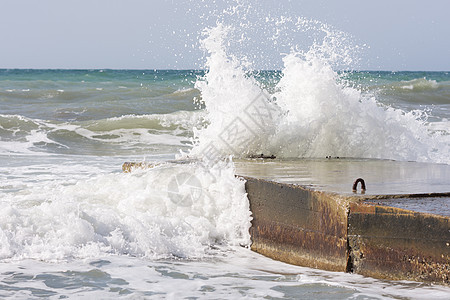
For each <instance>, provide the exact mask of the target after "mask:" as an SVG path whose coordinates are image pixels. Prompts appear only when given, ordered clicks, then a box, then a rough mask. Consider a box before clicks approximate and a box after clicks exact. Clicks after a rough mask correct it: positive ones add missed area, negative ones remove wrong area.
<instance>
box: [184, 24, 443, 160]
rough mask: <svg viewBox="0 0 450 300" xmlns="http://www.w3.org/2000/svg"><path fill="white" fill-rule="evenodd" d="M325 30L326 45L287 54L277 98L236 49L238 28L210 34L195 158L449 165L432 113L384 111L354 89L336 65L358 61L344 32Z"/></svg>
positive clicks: (219, 28) (371, 96) (205, 43)
mask: <svg viewBox="0 0 450 300" xmlns="http://www.w3.org/2000/svg"><path fill="white" fill-rule="evenodd" d="M308 24H309V23H308ZM319 28H320V30H321V31H322V32H325V33H326V34H325V36H324V37H323V40H322V42H319V41H315V42H314V43H313V45H311V47H310V48H309V50H308V51H298V50H296V47H293V48H292V50H291V51H290V53H289V54H285V55H284V57H283V68H282V76H281V79H280V80H279V82H278V83H277V84H276V86H275V87H274V89H273V90H274V92H273V93H272V94H271V95H270V94H268V92H267V90H264V89H263V88H262V87H261V86H262V85H261V84H260V82H258V80H256V79H255V77H254V76H253V75H252V72H251V70H248V67H249V65H250V66H251V64H249V63H248V60H247V59H244V63H243V64H241V63H240V61H239V58H238V56H235V55H234V54H233V51H232V50H233V49H230V47H229V45H230V43H229V38H230V37H229V36H230V32H232V31H233V27H232V26H226V25H224V24H221V23H218V24H217V25H216V26H215V27H213V28H211V29H208V30H207V31H205V35H206V37H205V38H204V40H203V41H202V46H203V47H204V49H205V51H206V52H207V53H208V57H207V62H206V68H207V71H206V74H205V76H204V77H202V78H200V79H199V80H198V81H197V83H196V87H197V88H198V89H199V90H200V92H201V94H202V97H201V101H202V103H203V104H204V105H205V111H206V116H205V120H206V122H205V124H206V126H204V127H203V128H201V129H199V130H194V138H195V139H194V143H195V146H194V148H193V150H192V152H191V154H192V155H198V156H202V155H203V154H205V151H209V150H210V148H211V147H213V148H214V149H213V150H214V151H215V152H216V153H218V154H217V155H222V156H226V155H230V154H231V155H234V156H235V157H246V156H249V155H259V154H261V153H263V154H267V155H275V156H277V157H279V158H305V157H326V156H339V157H355V158H378V159H394V160H413V161H423V162H439V163H448V162H449V161H448V155H447V154H448V153H449V148H450V147H449V144H448V142H446V138H445V136H444V137H443V136H442V134H441V133H438V132H432V131H430V130H429V127H428V126H427V119H426V118H427V115H426V113H424V112H421V111H409V112H405V111H403V110H400V109H394V108H392V107H389V106H385V105H383V104H381V102H380V101H378V100H377V99H376V97H375V95H374V94H371V93H363V92H362V91H361V90H359V89H357V88H356V87H354V86H353V85H351V84H349V83H348V82H347V81H346V80H344V78H343V75H342V74H343V73H338V72H336V71H335V70H334V68H333V66H336V65H337V64H336V62H337V61H340V62H344V63H351V62H352V59H351V57H349V55H350V53H349V52H348V51H342V49H341V48H339V47H340V46H341V45H343V44H344V45H346V46H345V47H344V50H345V49H348V47H349V46H348V45H347V44H346V43H340V42H339V38H340V37H341V36H342V35H341V34H335V33H334V32H333V31H332V30H331V29H330V28H328V27H326V26H325V27H324V26H320V27H319ZM324 28H325V29H326V30H325V29H324ZM308 30H311V28H309V29H308ZM234 35H235V33H234ZM336 47H338V48H336ZM333 51H334V52H333ZM333 53H335V54H333ZM280 55H281V54H280ZM258 95H264V96H263V97H262V98H264V101H265V103H266V105H265V108H266V109H267V111H266V112H265V116H266V118H265V124H264V125H265V126H263V127H261V126H258V124H256V123H257V122H255V119H254V118H252V117H251V116H249V114H248V108H249V107H250V106H251V105H252V103H253V102H254V101H255V99H258V97H259V96H258ZM259 98H261V97H259ZM269 114H270V117H269V118H268V117H267V116H268V115H269ZM259 117H260V116H259ZM264 129H266V130H264ZM208 148H209V149H208ZM203 156H204V155H203Z"/></svg>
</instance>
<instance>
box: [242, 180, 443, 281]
mask: <svg viewBox="0 0 450 300" xmlns="http://www.w3.org/2000/svg"><path fill="white" fill-rule="evenodd" d="M236 177H239V178H242V179H244V180H246V181H247V180H258V181H263V182H267V183H271V184H276V185H279V186H289V187H291V188H295V189H300V190H303V191H307V192H311V193H318V194H324V195H327V196H329V197H337V198H338V199H339V201H343V202H345V205H346V206H347V207H346V212H347V236H346V239H347V265H346V268H345V272H347V273H356V274H358V272H357V270H355V269H354V266H353V256H354V255H355V253H353V252H354V251H353V249H352V247H351V246H350V239H351V238H353V237H352V236H351V235H350V234H349V227H350V223H349V221H348V220H349V218H350V215H351V214H352V213H353V214H354V213H356V214H357V213H358V212H354V211H353V212H352V206H354V205H357V206H360V207H361V206H367V207H374V208H375V207H377V206H381V207H383V208H385V209H392V210H393V211H395V213H397V214H401V215H402V214H405V215H412V216H414V217H419V216H421V217H432V218H440V219H441V218H442V219H447V220H450V217H447V216H442V215H437V214H432V213H425V212H417V211H412V210H407V209H402V208H397V207H391V206H388V205H377V204H374V203H364V201H366V200H377V199H380V200H381V199H401V198H427V197H430V198H431V197H449V196H450V192H444V193H422V194H421V193H416V194H386V195H364V194H357V195H345V194H340V193H335V192H326V191H318V190H315V189H313V188H310V187H308V186H304V185H298V184H291V183H280V182H276V181H272V180H267V179H258V178H254V177H250V176H241V175H236ZM259 247H261V245H260V246H259ZM259 247H258V248H259ZM265 247H267V245H266V246H265ZM251 249H252V250H254V251H255V250H256V249H255V248H254V247H251ZM256 252H258V253H261V254H263V255H265V254H266V253H265V251H256ZM273 258H275V257H273ZM275 259H276V258H275ZM288 263H289V262H288ZM322 266H323V265H322ZM330 271H331V269H330ZM332 271H336V270H332ZM397 273H398V272H396V271H395V270H393V272H392V273H391V274H377V273H376V272H373V273H371V274H366V275H368V276H372V277H376V278H382V279H389V280H405V279H406V280H419V281H423V280H425V281H428V282H430V280H426V278H421V277H420V276H415V277H413V276H402V275H401V274H397ZM421 279H422V280H421ZM431 282H432V283H437V284H444V285H448V284H447V283H446V282H442V281H434V280H432V281H431Z"/></svg>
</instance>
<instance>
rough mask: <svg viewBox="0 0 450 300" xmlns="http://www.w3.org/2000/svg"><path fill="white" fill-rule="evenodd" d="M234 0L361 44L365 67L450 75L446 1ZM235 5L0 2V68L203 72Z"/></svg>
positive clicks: (149, 0)
mask: <svg viewBox="0 0 450 300" xmlns="http://www.w3.org/2000/svg"><path fill="white" fill-rule="evenodd" d="M237 2H240V3H242V2H244V3H245V2H250V3H253V4H254V5H255V6H257V8H258V10H259V13H258V14H256V15H255V17H257V18H264V14H266V15H269V14H271V15H272V16H274V15H278V16H280V15H283V14H286V15H290V16H299V17H303V18H309V19H314V20H318V21H320V22H323V23H326V24H329V25H331V26H333V27H334V28H336V29H339V30H342V31H344V32H346V33H348V34H350V35H351V36H352V37H353V39H354V40H355V41H356V43H358V44H361V45H362V44H367V45H368V46H369V47H367V49H365V50H364V53H363V54H362V55H361V56H362V58H361V62H360V64H359V65H358V66H357V68H359V69H364V70H391V71H400V70H422V71H449V70H450V38H449V37H450V17H449V12H450V1H447V0H428V1H423V0H421V1H416V0H408V1H404V0H377V1H360V0H359V1H358V0H341V1H322V0H297V1H295V0H292V1H290V0H260V1H256V0H255V1H251V0H237ZM235 4H236V1H232V0H230V1H221V0H216V1H206V0H180V1H177V0H159V1H156V0H121V1H119V0H76V1H74V0H39V1H36V0H0V39H1V42H0V68H34V69H55V68H62V69H199V68H202V67H203V64H204V57H205V53H204V51H202V50H201V49H199V45H198V40H199V37H200V36H201V34H200V33H201V32H202V30H203V29H204V28H205V27H207V26H212V25H214V24H215V23H216V22H217V14H216V13H215V12H216V11H221V10H222V9H224V8H227V7H230V6H233V5H235ZM236 25H237V24H236ZM298 43H300V44H301V43H302V41H298ZM258 51H261V52H265V53H270V55H272V54H271V53H272V52H273V45H272V44H271V43H265V44H264V47H263V48H258ZM280 62H281V59H280ZM280 64H281V63H280ZM280 64H277V63H275V64H274V66H273V68H280V66H281V65H280Z"/></svg>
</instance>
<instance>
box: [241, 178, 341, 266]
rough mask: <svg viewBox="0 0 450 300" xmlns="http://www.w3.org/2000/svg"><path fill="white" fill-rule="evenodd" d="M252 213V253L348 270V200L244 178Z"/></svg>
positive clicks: (289, 261) (298, 263)
mask: <svg viewBox="0 0 450 300" xmlns="http://www.w3.org/2000/svg"><path fill="white" fill-rule="evenodd" d="M245 179H246V180H247V182H246V185H245V186H246V189H247V193H248V197H249V200H250V209H251V211H252V215H253V221H252V227H251V228H250V233H251V236H252V250H254V251H256V252H258V253H261V254H263V255H266V256H269V257H271V258H273V259H276V260H280V261H283V262H287V263H291V264H296V265H301V266H307V267H313V268H320V269H324V270H331V271H346V268H347V258H348V253H347V249H348V246H347V201H346V199H345V198H344V197H341V196H339V195H331V194H328V193H322V192H314V191H310V190H308V189H305V188H302V187H300V186H295V185H288V184H280V183H276V182H271V181H265V180H261V179H255V178H245Z"/></svg>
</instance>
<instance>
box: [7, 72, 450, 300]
mask: <svg viewBox="0 0 450 300" xmlns="http://www.w3.org/2000/svg"><path fill="white" fill-rule="evenodd" d="M212 72H214V70H211V71H209V73H207V72H205V71H189V70H188V71H171V70H167V71H161V70H145V71H144V70H139V71H137V70H0V177H1V182H0V195H1V197H0V201H1V205H0V297H2V298H7V297H11V298H40V297H43V298H51V299H61V298H66V297H69V298H71V297H74V298H76V297H82V298H93V297H97V298H100V299H104V298H116V297H123V298H131V299H135V298H141V297H142V298H154V299H159V298H172V299H180V298H205V299H210V298H220V299H223V298H228V299H235V298H240V297H250V298H253V297H256V298H268V299H280V298H288V299H299V298H303V299H330V298H333V299H384V298H398V299H404V298H428V297H431V298H435V299H446V298H448V295H449V293H450V291H449V289H448V288H446V287H440V286H435V285H428V284H422V283H413V282H390V281H382V280H376V279H372V278H364V277H362V276H359V275H354V274H344V273H333V272H325V271H320V270H314V269H309V268H301V267H296V266H290V265H286V264H283V263H279V262H275V261H272V260H270V259H267V258H264V257H262V256H260V255H257V254H255V253H252V252H251V251H250V250H249V249H248V248H246V247H245V246H248V245H249V243H250V240H249V236H248V227H249V226H250V223H249V222H250V212H249V209H248V200H247V199H246V195H245V191H244V188H243V182H242V181H240V180H238V179H236V178H235V177H234V169H233V166H232V165H230V164H225V163H224V164H223V165H218V166H215V167H213V168H211V169H208V168H205V166H204V165H203V164H196V163H192V164H187V165H186V164H185V165H176V164H175V165H173V164H167V165H164V164H163V165H162V166H161V167H158V168H155V169H152V170H148V171H141V172H135V173H132V174H123V173H122V172H121V164H122V163H123V162H124V161H130V160H132V161H133V160H134V161H142V160H147V161H153V162H163V161H166V160H168V159H173V158H175V157H176V156H177V155H178V154H179V153H180V150H181V151H183V152H189V151H191V149H192V148H193V143H194V142H195V143H197V142H196V141H197V139H198V138H199V139H200V145H201V142H202V141H203V140H202V139H206V138H208V139H211V137H210V135H208V132H207V131H204V132H203V133H205V132H206V135H202V134H203V133H202V131H201V129H202V128H205V127H206V128H207V127H210V128H213V127H214V126H215V123H214V122H215V119H214V116H215V117H217V118H219V119H220V118H222V117H221V116H222V115H221V113H222V112H224V116H226V117H227V116H230V114H233V109H234V107H237V106H238V101H240V99H241V97H242V99H243V100H245V99H244V98H245V97H247V96H246V91H247V89H248V88H247V85H245V84H244V82H247V80H251V82H252V84H253V85H254V86H257V87H258V88H260V89H264V90H265V91H266V92H267V93H269V94H273V95H275V96H276V97H277V100H276V101H278V102H276V103H278V104H277V105H279V106H280V107H282V108H283V109H285V108H286V107H287V106H289V105H291V106H289V107H290V108H288V109H286V110H285V111H284V114H283V116H292V115H294V112H293V110H294V109H297V110H298V111H302V109H304V110H305V111H310V110H311V111H313V112H314V111H315V109H317V108H316V107H315V106H314V103H315V102H314V101H318V102H320V101H322V100H321V99H322V98H321V97H323V99H329V100H327V101H329V105H326V104H323V103H322V104H321V105H320V106H319V107H320V108H323V106H327V107H328V106H330V107H331V108H330V113H331V116H334V120H335V121H334V123H332V126H333V128H336V132H335V133H333V134H335V136H336V137H339V136H340V135H341V134H342V135H344V134H346V133H345V132H347V131H345V128H347V127H348V126H352V125H351V124H359V123H360V122H362V121H361V120H368V121H367V123H365V125H364V126H363V127H362V128H359V129H357V130H362V132H363V136H364V134H365V132H366V131H367V132H370V131H375V130H377V127H379V126H381V125H380V124H381V123H377V122H378V120H382V121H380V122H390V123H389V124H390V125H389V128H395V131H390V132H385V133H384V134H385V135H389V134H391V135H395V136H382V137H380V139H379V141H377V142H378V143H385V144H386V145H390V144H389V143H390V140H391V139H396V140H395V141H394V142H395V144H401V143H403V141H405V143H406V144H405V145H406V146H405V147H408V148H411V151H409V152H407V151H405V152H395V153H394V152H392V153H391V152H389V151H387V150H388V148H387V147H386V148H383V147H382V146H380V147H379V148H377V149H373V151H368V150H367V151H365V152H358V151H356V150H354V149H353V148H348V147H344V146H346V145H347V144H348V142H347V141H346V140H344V139H343V140H342V143H345V144H343V145H339V143H340V139H336V140H333V141H332V143H335V144H333V145H334V146H333V147H334V148H332V149H331V148H330V149H331V150H330V151H333V149H335V150H336V151H337V152H336V154H339V151H343V152H345V155H342V156H352V153H353V154H354V155H353V156H354V157H359V156H360V155H361V153H363V154H364V155H367V157H369V158H387V159H397V160H419V161H427V162H430V163H449V162H450V161H448V146H449V139H448V137H449V134H450V121H449V119H450V75H449V73H448V72H353V73H345V74H343V75H342V76H337V77H336V80H337V81H338V82H340V83H339V84H338V85H337V86H338V87H339V88H340V89H342V91H345V93H343V94H339V95H341V96H340V97H344V96H345V95H354V94H355V93H356V94H357V95H359V96H358V97H359V98H358V99H359V100H356V101H355V103H359V104H352V103H353V102H351V101H350V100H349V101H350V102H348V103H350V104H348V105H353V106H351V107H353V108H352V109H351V110H346V106H345V105H342V103H340V102H339V101H340V100H339V99H342V98H339V97H338V98H333V93H341V92H340V91H341V90H339V89H337V88H336V86H334V85H332V86H329V83H327V84H328V85H327V84H325V85H322V86H321V85H316V84H317V81H315V80H316V79H314V78H311V82H309V83H308V84H309V85H312V86H313V88H311V91H321V93H322V92H323V93H324V95H325V96H322V95H323V93H322V94H320V93H318V94H311V93H312V92H311V91H310V90H308V91H307V93H306V92H305V91H306V89H307V88H308V86H306V85H303V86H302V91H300V92H299V94H295V93H294V94H289V93H286V94H289V96H286V94H283V92H284V91H286V90H288V89H290V87H289V84H286V82H284V83H283V81H282V80H286V79H287V78H288V77H289V76H290V73H289V72H288V70H284V71H283V72H281V71H263V72H256V73H246V74H245V76H243V77H242V78H240V77H239V76H237V75H236V74H234V75H233V74H232V75H230V76H229V77H227V76H222V77H221V79H220V80H218V82H219V83H218V87H220V88H222V87H223V88H224V90H223V91H222V92H221V93H220V95H224V94H226V93H227V92H229V91H230V90H232V91H237V92H238V94H239V97H235V98H233V97H228V96H225V97H224V98H220V97H219V96H218V95H219V94H217V93H212V92H211V90H209V89H208V87H205V86H202V85H201V84H200V85H199V83H201V82H206V83H208V84H209V85H212V84H213V83H214V78H211V77H209V78H208V77H206V78H205V77H204V76H205V75H207V74H209V76H211V75H212ZM224 73H225V71H224ZM322 77H323V76H322ZM236 78H238V81H235V80H236ZM283 78H284V79H283ZM227 80H231V81H230V82H229V81H227ZM280 82H281V83H280ZM303 83H304V82H303ZM229 84H232V85H234V87H235V88H234V89H228V87H229ZM324 89H328V90H326V91H325V92H326V93H325V92H324ZM348 89H350V90H348ZM303 92H305V94H301V93H303ZM295 95H299V97H298V98H296V96H295ZM311 95H312V96H311ZM287 97H291V98H287ZM345 97H346V96H345ZM352 97H353V96H352ZM237 98H239V99H237ZM211 99H215V101H218V102H220V103H221V104H223V106H219V107H214V106H213V105H212V104H211V102H210V101H211ZM289 99H290V100H289ZM370 99H372V100H373V99H375V100H373V101H375V102H370V101H372V100H370ZM291 100H292V102H289V101H291ZM227 101H229V102H227ZM302 101H303V102H302ZM333 101H334V102H333ZM289 103H291V104H289ZM302 103H303V104H302ZM320 103H321V102H320ZM324 103H326V102H324ZM294 104H295V105H294ZM297 104H302V105H300V106H296V105H297ZM361 107H363V108H361ZM215 109H216V110H215ZM227 109H229V110H227ZM390 111H394V113H390ZM323 114H328V111H323ZM311 116H314V115H311V114H304V115H302V117H303V119H301V118H298V119H295V118H292V119H289V118H286V119H281V120H277V122H278V123H276V124H275V125H276V128H280V132H279V133H277V132H278V131H276V130H275V133H270V132H269V133H265V134H267V135H270V136H268V140H270V142H272V143H276V138H277V135H280V134H284V140H283V141H284V142H283V147H286V148H288V147H289V146H290V145H289V143H288V141H293V142H292V143H293V144H292V145H294V144H295V146H296V147H297V146H298V145H301V146H303V147H304V148H302V149H301V151H297V152H295V151H294V150H291V151H290V152H287V151H286V152H283V149H281V148H282V147H278V146H279V145H278V144H268V146H267V148H268V149H272V151H274V152H273V154H275V155H277V156H280V157H283V156H284V157H286V158H289V157H294V156H295V157H297V158H298V157H300V158H301V157H322V156H323V155H322V153H321V152H320V149H321V148H315V147H316V146H315V144H314V143H313V142H311V137H312V136H314V137H320V134H326V132H325V131H323V130H324V129H323V128H316V127H314V126H313V125H311V124H324V122H325V121H323V120H321V119H317V120H315V119H314V117H311ZM319 116H320V115H318V117H319ZM374 116H381V117H378V118H375V117H374ZM231 117H232V116H231ZM306 118H309V119H306ZM349 119H354V120H355V123H347V122H348V120H349ZM305 120H307V123H305V124H307V125H308V126H306V127H304V124H303V123H302V122H306V121H305ZM319 121H320V122H319ZM224 124H225V125H226V122H225V123H224ZM349 124H350V125H349ZM225 125H224V126H225ZM275 125H274V126H275ZM277 126H279V127H277ZM283 126H284V127H283ZM285 126H288V127H285ZM370 126H373V127H372V128H370ZM218 128H221V127H220V126H218ZM285 128H292V130H286V129H285ZM302 128H303V129H302ZM308 128H309V129H308ZM307 129H308V130H311V132H309V131H307ZM350 129H352V131H354V130H356V127H355V128H350ZM353 129H354V130H353ZM198 130H200V133H199V131H198ZM301 130H304V131H301ZM393 130H394V129H393ZM411 130H415V131H411ZM421 134H422V135H423V136H421ZM216 135H217V134H216ZM219 135H220V134H219ZM211 136H213V137H214V134H211ZM400 136H404V139H402V138H399V139H397V138H398V137H400ZM427 136H428V137H427ZM205 137H206V138H205ZM349 137H350V136H349ZM428 138H430V141H431V140H433V141H434V142H435V144H433V145H429V148H427V144H425V145H424V143H422V142H421V141H428V140H427V139H428ZM431 138H432V139H431ZM416 140H417V143H416V142H415V141H416ZM302 141H304V143H303V144H302ZM315 141H317V142H318V143H319V142H320V139H319V138H317V139H316V140H315ZM215 143H216V144H215V145H217V147H219V146H218V145H219V143H218V141H215ZM326 143H331V142H330V140H327V141H326ZM319 145H320V144H319ZM436 145H437V146H436ZM195 147H196V146H195ZM248 147H251V145H248ZM255 147H266V146H264V144H263V142H262V143H261V144H260V145H259V146H255ZM359 147H360V148H363V147H365V145H364V143H360V144H359ZM414 147H417V149H415V148H414ZM445 147H447V148H445ZM249 149H250V148H249ZM274 149H280V150H278V151H279V152H276V151H277V150H274ZM292 149H294V148H292ZM295 149H298V148H295ZM371 149H372V148H371ZM399 149H403V148H399ZM250 150H251V151H255V152H256V151H259V148H251V149H250ZM385 150H386V151H385ZM351 151H354V152H351ZM417 153H419V154H420V155H418V154H417ZM230 154H233V153H230ZM243 154H245V155H247V154H248V153H247V152H246V153H244V152H243ZM245 155H244V156H245ZM364 155H362V156H364ZM391 155H393V156H394V157H391ZM446 159H447V160H446ZM186 173H190V174H195V176H196V178H197V179H198V180H199V181H200V184H201V186H203V193H205V195H206V194H207V195H208V197H203V198H202V201H201V202H200V203H192V204H191V206H183V205H177V203H174V201H173V198H171V197H170V192H171V191H170V189H171V188H170V187H171V185H172V184H173V179H174V178H177V176H179V175H180V174H186ZM168 193H169V194H168ZM168 195H169V196H168ZM178 204H179V203H178ZM242 246H244V247H242Z"/></svg>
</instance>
